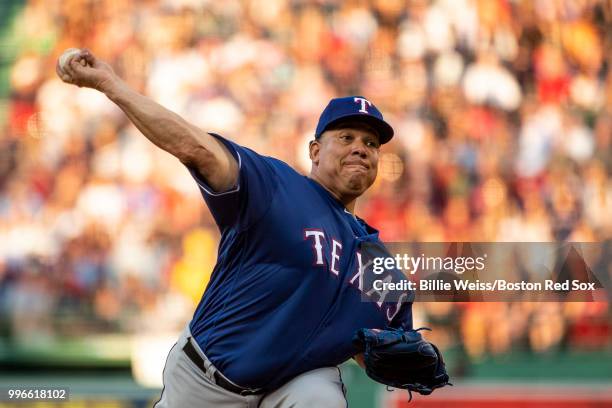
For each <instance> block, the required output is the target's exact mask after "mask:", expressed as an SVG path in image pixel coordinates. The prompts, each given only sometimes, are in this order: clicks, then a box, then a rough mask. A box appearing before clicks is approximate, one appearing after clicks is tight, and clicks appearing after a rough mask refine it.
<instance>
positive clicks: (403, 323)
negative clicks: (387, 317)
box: [389, 301, 413, 330]
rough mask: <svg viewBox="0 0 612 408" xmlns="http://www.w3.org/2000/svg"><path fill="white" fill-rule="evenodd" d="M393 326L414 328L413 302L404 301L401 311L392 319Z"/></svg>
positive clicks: (407, 328)
mask: <svg viewBox="0 0 612 408" xmlns="http://www.w3.org/2000/svg"><path fill="white" fill-rule="evenodd" d="M389 326H391V327H395V328H398V327H402V328H404V329H405V330H410V329H412V328H413V327H412V302H408V301H406V302H402V303H401V306H400V310H399V312H397V314H396V315H395V316H394V317H393V320H391V324H390V325H389Z"/></svg>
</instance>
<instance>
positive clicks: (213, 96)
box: [0, 0, 612, 358]
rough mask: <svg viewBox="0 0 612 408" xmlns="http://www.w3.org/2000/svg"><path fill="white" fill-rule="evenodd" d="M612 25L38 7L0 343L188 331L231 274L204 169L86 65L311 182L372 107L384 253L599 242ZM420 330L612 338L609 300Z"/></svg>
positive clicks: (218, 5)
mask: <svg viewBox="0 0 612 408" xmlns="http://www.w3.org/2000/svg"><path fill="white" fill-rule="evenodd" d="M611 7H612V6H611V4H610V2H609V1H605V0H601V1H595V0H557V1H539V0H538V1H531V0H410V1H407V0H347V1H340V0H337V1H334V0H318V1H317V0H311V1H306V0H267V1H266V2H263V3H262V2H261V1H256V0H224V1H222V2H219V1H212V0H165V1H164V0H159V1H154V0H131V1H125V0H96V1H90V0H62V1H60V0H53V1H47V0H45V1H43V0H30V1H28V2H27V3H26V5H25V7H24V8H23V10H22V11H21V12H20V13H19V14H18V15H17V17H16V18H15V20H14V21H13V22H12V27H13V28H12V30H9V34H8V36H9V37H7V38H5V39H4V40H3V41H4V43H5V44H8V45H10V46H11V47H14V49H15V50H17V57H16V59H15V61H14V64H13V65H12V68H11V71H10V84H11V88H10V89H11V91H10V95H9V96H8V100H7V101H5V103H4V104H2V106H3V107H4V109H5V115H4V116H5V117H6V120H5V121H4V123H3V124H2V127H1V128H0V314H1V316H2V318H1V319H0V320H1V322H2V324H1V325H0V332H2V334H3V336H4V338H8V339H12V340H13V341H19V342H23V341H44V340H45V339H48V338H54V337H56V336H59V335H70V334H76V333H84V332H85V333H98V332H116V331H120V332H134V331H143V330H153V329H158V330H161V329H168V330H175V329H177V328H180V327H181V326H182V325H183V324H184V323H185V322H186V321H187V320H188V319H189V318H190V314H191V313H192V311H193V307H194V305H195V302H197V300H198V299H199V297H200V295H201V293H202V291H203V289H204V287H205V285H206V282H207V280H208V275H209V274H210V271H211V270H212V267H213V265H214V262H215V258H216V245H217V240H218V232H217V230H216V227H215V225H214V222H213V220H212V218H211V216H210V214H209V212H208V211H207V209H206V207H205V205H204V203H203V201H202V199H201V196H200V195H199V192H198V190H197V187H196V185H195V183H194V182H193V180H192V179H191V178H190V176H189V174H188V172H187V171H186V170H185V168H184V167H183V166H182V165H181V164H180V163H179V162H178V160H176V159H174V158H172V157H171V156H169V155H168V154H166V153H164V152H162V151H159V150H158V149H156V148H155V147H154V146H153V145H152V144H150V143H149V142H148V141H147V140H146V139H145V138H144V137H143V136H142V135H140V134H139V132H138V131H137V130H136V129H135V128H134V127H133V126H132V125H131V124H130V123H129V121H127V119H126V118H125V116H124V115H123V113H122V112H121V111H119V110H118V108H116V107H115V106H114V105H113V104H112V103H110V102H109V101H108V100H107V99H106V98H105V97H104V96H103V95H101V94H99V93H97V92H95V91H92V90H88V89H81V88H77V87H74V86H69V85H66V84H64V83H62V82H61V81H60V80H59V79H58V78H57V76H56V75H55V61H56V59H57V57H58V56H59V55H60V54H61V53H62V51H63V50H65V49H66V48H70V47H87V48H89V49H91V50H92V51H93V53H94V54H96V55H97V56H98V57H99V58H101V59H103V60H106V61H108V62H109V63H111V64H112V66H113V67H114V69H115V71H116V72H117V73H118V74H119V75H120V76H121V77H122V78H123V79H124V80H125V81H126V82H127V83H128V84H129V85H130V86H132V87H133V88H135V89H137V90H138V91H139V92H141V93H143V94H146V95H148V96H150V97H151V98H153V99H154V100H156V101H158V102H159V103H161V104H162V105H164V106H166V107H167V108H169V109H171V110H173V111H175V112H177V113H179V114H180V115H182V116H184V117H185V118H186V119H188V120H189V121H191V122H193V123H195V124H196V125H199V126H201V127H202V128H204V129H206V130H209V131H215V132H218V133H220V134H223V135H225V136H226V137H228V138H231V139H233V140H235V141H237V142H238V143H240V144H243V145H246V146H248V147H251V148H253V149H254V150H256V151H258V152H260V153H263V154H266V155H271V156H275V157H278V158H280V159H282V160H284V161H286V162H288V163H290V164H291V165H293V166H295V167H296V168H298V169H300V170H301V171H304V172H306V171H308V170H309V161H308V156H307V141H308V140H309V139H311V138H312V136H313V132H314V127H315V125H316V121H317V118H318V115H319V114H320V112H321V110H322V109H323V107H324V106H325V105H326V104H327V102H328V100H329V99H330V98H332V97H335V96H340V95H349V94H361V95H364V96H366V97H367V98H369V99H370V100H372V101H373V102H374V103H375V104H376V105H377V106H378V107H379V108H380V110H381V111H382V112H383V113H384V115H385V118H386V119H387V120H388V121H389V122H390V123H391V124H392V125H393V126H394V128H395V130H396V137H395V138H394V139H393V141H392V142H391V143H389V144H387V145H385V146H384V148H383V149H382V151H381V168H380V171H379V179H378V180H377V182H376V184H375V185H374V187H373V188H372V189H371V190H370V191H369V192H368V193H367V195H366V196H365V197H363V198H362V199H361V200H360V201H359V203H358V206H357V213H358V215H360V216H361V217H362V218H364V219H366V220H367V221H368V222H369V223H370V224H372V225H373V226H375V227H376V228H378V229H380V230H381V237H382V238H383V239H384V240H386V241H395V242H400V241H426V242H435V241H480V242H485V241H486V242H496V241H534V242H536V241H544V242H554V241H580V242H599V241H603V240H606V239H610V238H611V236H612V177H611V174H612V73H611V70H610V66H611V64H612V52H611V51H610V50H611V49H612V8H611ZM611 273H612V272H611ZM415 316H416V318H417V319H419V320H421V321H423V322H429V323H431V324H432V325H438V326H436V327H439V328H440V329H439V330H436V331H437V332H438V333H439V334H438V336H439V339H438V340H439V341H440V342H441V344H442V345H443V347H452V346H454V345H457V344H460V345H461V347H463V349H464V350H465V351H466V353H467V354H468V355H469V356H471V357H473V358H477V357H480V356H483V355H487V354H489V353H493V354H497V353H504V352H508V351H510V350H513V349H514V348H517V347H518V348H522V349H529V350H534V351H537V352H539V351H546V350H551V349H555V348H557V347H563V345H568V344H569V345H571V346H572V347H585V348H595V349H601V348H602V347H608V348H609V347H610V343H611V342H612V332H611V331H612V329H611V322H610V316H611V313H610V309H609V305H608V303H606V302H594V303H566V304H561V303H547V304H527V303H517V304H509V303H508V304H487V305H481V304H444V303H440V304H421V305H415ZM585 333H587V335H586V337H585ZM589 333H590V334H589ZM593 333H595V334H593ZM581 339H582V340H581ZM585 339H586V340H585ZM589 339H595V340H593V341H591V340H589Z"/></svg>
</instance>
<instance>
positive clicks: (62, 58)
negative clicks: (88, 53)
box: [59, 48, 81, 73]
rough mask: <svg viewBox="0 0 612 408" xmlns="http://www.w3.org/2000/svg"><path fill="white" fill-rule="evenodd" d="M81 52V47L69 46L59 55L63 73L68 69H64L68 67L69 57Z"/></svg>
mask: <svg viewBox="0 0 612 408" xmlns="http://www.w3.org/2000/svg"><path fill="white" fill-rule="evenodd" d="M79 52H81V50H80V49H79V48H68V49H67V50H66V51H64V53H63V54H62V55H61V56H60V57H59V67H60V70H61V71H62V73H65V72H66V71H64V68H65V67H66V64H67V63H68V58H70V57H71V56H73V55H76V54H78V53H79Z"/></svg>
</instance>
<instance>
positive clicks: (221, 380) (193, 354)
mask: <svg viewBox="0 0 612 408" xmlns="http://www.w3.org/2000/svg"><path fill="white" fill-rule="evenodd" d="M183 351H184V352H185V354H187V357H189V359H190V360H191V361H193V363H194V364H195V365H196V366H198V368H199V369H200V370H202V372H203V373H204V374H206V366H205V365H204V359H203V358H202V356H200V354H198V352H197V351H196V349H195V347H193V344H191V337H190V338H188V339H187V343H186V344H185V346H184V347H183ZM213 377H214V378H215V383H216V384H217V385H218V386H220V387H222V388H225V389H226V390H228V391H229V392H233V393H234V394H239V395H242V396H247V395H257V394H262V393H263V391H262V390H259V389H255V390H253V389H250V388H242V387H239V386H237V385H236V384H234V383H232V382H230V381H229V380H228V379H227V378H225V377H223V375H221V373H220V372H219V371H217V370H215V373H214V374H213Z"/></svg>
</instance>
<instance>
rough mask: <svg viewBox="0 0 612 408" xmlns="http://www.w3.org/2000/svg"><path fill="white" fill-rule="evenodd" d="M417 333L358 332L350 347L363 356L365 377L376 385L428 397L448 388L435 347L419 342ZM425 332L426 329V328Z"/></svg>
mask: <svg viewBox="0 0 612 408" xmlns="http://www.w3.org/2000/svg"><path fill="white" fill-rule="evenodd" d="M419 330H422V329H417V330H404V329H394V328H388V329H386V330H378V329H359V330H357V332H356V333H355V337H354V338H353V344H354V345H355V346H356V347H357V349H358V350H359V351H361V352H363V353H364V362H365V366H366V374H367V375H368V376H369V377H370V378H371V379H373V380H374V381H378V382H379V383H382V384H386V385H388V386H391V387H394V388H403V389H406V390H408V392H409V393H410V399H412V393H411V391H416V392H418V393H419V394H422V395H429V394H431V393H432V392H433V390H435V389H436V388H440V387H444V386H445V385H452V384H450V383H449V382H448V380H449V377H448V374H447V373H446V367H445V366H444V361H443V360H442V355H441V354H440V351H439V350H438V348H437V347H436V346H435V345H433V344H432V343H429V342H427V341H425V340H423V337H422V336H421V333H419ZM427 330H429V329H427Z"/></svg>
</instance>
